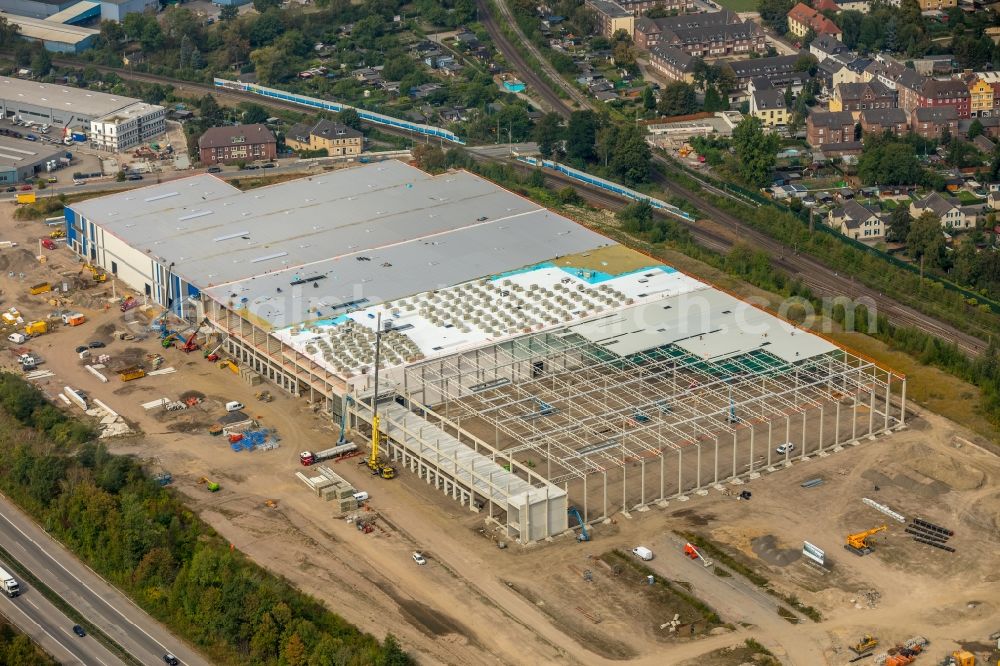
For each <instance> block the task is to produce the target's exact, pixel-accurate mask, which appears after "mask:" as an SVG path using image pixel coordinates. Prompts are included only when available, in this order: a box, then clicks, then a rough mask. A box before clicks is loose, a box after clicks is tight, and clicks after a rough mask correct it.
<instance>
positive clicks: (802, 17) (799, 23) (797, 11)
mask: <svg viewBox="0 0 1000 666" xmlns="http://www.w3.org/2000/svg"><path fill="white" fill-rule="evenodd" d="M810 30H812V31H813V32H814V33H816V35H817V36H818V35H831V36H832V37H835V38H836V39H841V37H842V32H841V30H840V28H838V27H837V24H836V23H834V22H833V21H831V20H830V19H828V18H827V17H825V16H823V14H821V13H820V12H819V11H817V10H815V9H813V8H812V7H810V6H809V5H807V4H805V3H803V2H800V3H798V4H797V5H795V6H794V7H792V10H791V11H790V12H788V31H789V32H790V33H792V34H793V35H795V36H796V37H799V38H802V37H805V36H806V34H807V33H808V32H809V31H810Z"/></svg>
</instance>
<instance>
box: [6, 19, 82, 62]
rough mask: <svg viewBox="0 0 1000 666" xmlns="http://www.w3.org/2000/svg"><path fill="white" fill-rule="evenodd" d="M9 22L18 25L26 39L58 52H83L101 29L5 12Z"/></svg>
mask: <svg viewBox="0 0 1000 666" xmlns="http://www.w3.org/2000/svg"><path fill="white" fill-rule="evenodd" d="M4 16H5V17H6V18H7V22H8V23H10V24H11V25H16V26H18V27H19V28H20V29H21V31H20V34H21V36H22V37H24V38H25V39H30V40H31V41H33V42H41V43H42V45H43V46H44V47H45V48H46V49H47V50H49V51H54V52H56V53H81V52H83V51H86V50H87V49H89V48H90V47H91V46H92V45H93V43H94V40H95V39H96V38H97V36H98V35H99V34H101V31H100V30H94V29H93V28H83V27H80V26H77V25H67V24H65V23H59V22H57V21H49V20H47V19H36V18H28V17H27V16H16V15H14V14H4Z"/></svg>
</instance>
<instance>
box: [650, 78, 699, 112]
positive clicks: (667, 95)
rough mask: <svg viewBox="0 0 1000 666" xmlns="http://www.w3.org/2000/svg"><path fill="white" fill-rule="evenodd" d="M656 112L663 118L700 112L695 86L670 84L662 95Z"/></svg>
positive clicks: (678, 82) (675, 82)
mask: <svg viewBox="0 0 1000 666" xmlns="http://www.w3.org/2000/svg"><path fill="white" fill-rule="evenodd" d="M656 110H657V111H658V112H659V113H660V115H662V116H684V115H687V114H689V113H694V112H695V111H697V110H698V100H697V99H696V98H695V92H694V86H692V85H691V84H690V83H684V82H683V81H673V82H671V83H668V84H667V85H666V87H664V88H663V91H662V92H661V93H660V103H659V104H658V105H657V107H656Z"/></svg>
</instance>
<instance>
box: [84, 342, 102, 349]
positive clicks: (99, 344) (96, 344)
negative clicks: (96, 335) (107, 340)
mask: <svg viewBox="0 0 1000 666" xmlns="http://www.w3.org/2000/svg"><path fill="white" fill-rule="evenodd" d="M87 346H88V347H90V348H91V349H100V348H101V347H104V346H105V344H104V343H103V342H101V341H100V340H94V341H92V342H88V343H87Z"/></svg>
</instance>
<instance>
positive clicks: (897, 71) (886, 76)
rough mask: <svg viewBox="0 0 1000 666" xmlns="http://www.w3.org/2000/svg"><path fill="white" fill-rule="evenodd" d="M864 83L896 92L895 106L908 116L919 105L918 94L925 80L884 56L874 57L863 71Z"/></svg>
mask: <svg viewBox="0 0 1000 666" xmlns="http://www.w3.org/2000/svg"><path fill="white" fill-rule="evenodd" d="M862 80H864V81H878V82H879V83H881V84H882V85H884V86H885V87H886V88H889V89H890V90H895V91H896V106H898V107H899V108H901V109H903V111H904V112H905V113H906V114H907V115H910V113H912V112H913V109H915V108H917V107H918V106H919V105H920V104H919V102H920V92H921V90H923V87H924V84H925V83H926V82H927V78H926V77H924V76H921V75H920V74H918V73H917V72H916V71H914V70H912V69H910V68H909V67H906V66H905V65H903V64H902V63H900V62H898V61H896V60H893V59H892V58H889V57H886V56H882V55H879V56H876V59H875V60H874V61H872V62H871V63H870V64H869V65H868V66H867V67H866V68H865V70H864V72H863V75H862Z"/></svg>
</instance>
